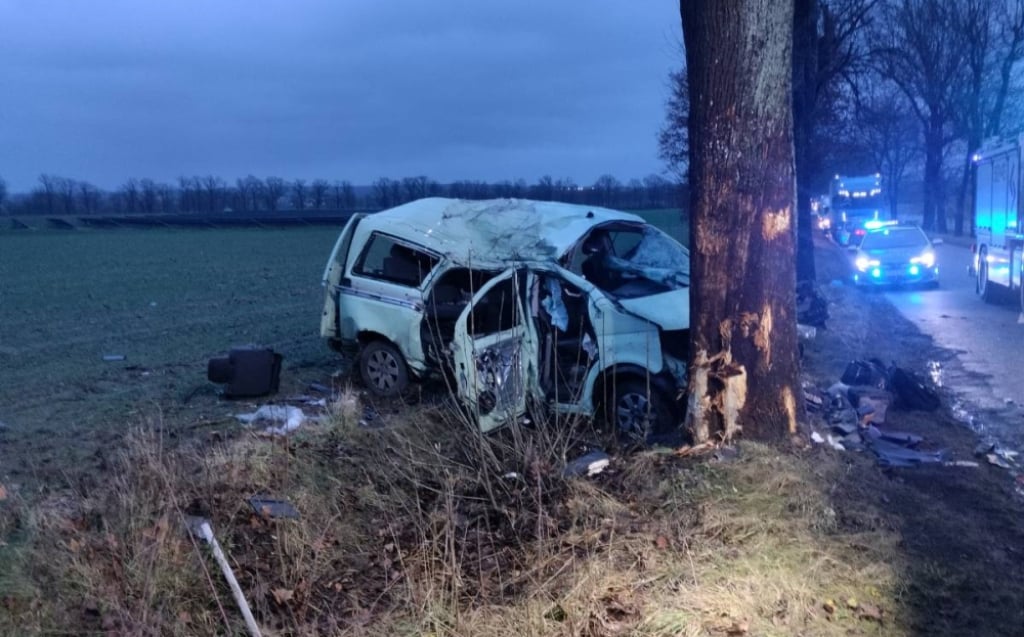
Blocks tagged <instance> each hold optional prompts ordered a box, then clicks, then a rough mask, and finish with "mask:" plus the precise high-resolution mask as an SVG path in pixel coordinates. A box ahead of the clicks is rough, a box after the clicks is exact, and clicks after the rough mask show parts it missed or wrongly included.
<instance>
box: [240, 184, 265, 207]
mask: <svg viewBox="0 0 1024 637" xmlns="http://www.w3.org/2000/svg"><path fill="white" fill-rule="evenodd" d="M242 183H243V184H244V185H245V194H246V197H248V201H249V203H248V204H246V209H248V210H259V209H260V201H262V199H263V180H261V179H260V178H259V177H253V176H252V175H249V176H247V177H246V178H245V179H244V180H242Z"/></svg>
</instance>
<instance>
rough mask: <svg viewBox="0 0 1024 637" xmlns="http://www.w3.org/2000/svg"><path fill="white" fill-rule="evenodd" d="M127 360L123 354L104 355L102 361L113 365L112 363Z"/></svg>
mask: <svg viewBox="0 0 1024 637" xmlns="http://www.w3.org/2000/svg"><path fill="white" fill-rule="evenodd" d="M127 358H128V357H127V356H125V355H124V354H104V355H103V360H104V361H106V362H108V363H114V362H117V361H123V360H126V359H127Z"/></svg>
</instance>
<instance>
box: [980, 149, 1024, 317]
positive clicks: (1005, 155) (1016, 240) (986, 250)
mask: <svg viewBox="0 0 1024 637" xmlns="http://www.w3.org/2000/svg"><path fill="white" fill-rule="evenodd" d="M1022 148H1024V135H1019V136H1017V137H1014V138H1012V139H1008V140H1007V139H1003V140H998V141H992V142H988V143H986V144H985V145H984V146H982V147H981V148H979V149H978V150H977V151H976V152H975V153H974V156H973V160H974V167H975V177H976V179H975V183H976V185H975V191H974V236H975V243H974V263H973V266H972V268H971V269H972V270H973V273H974V276H975V290H976V291H977V292H978V294H979V295H980V296H981V298H982V299H984V300H985V301H987V302H991V301H992V300H994V299H995V298H996V297H997V296H1000V294H1001V293H1002V294H1004V295H1005V294H1006V293H1007V292H1008V293H1011V294H1013V295H1014V297H1015V298H1016V299H1017V300H1018V303H1019V304H1020V306H1021V311H1024V285H1021V280H1022V278H1024V265H1022V260H1021V254H1022V253H1024V224H1022V223H1021V208H1020V196H1019V193H1020V188H1021V171H1020V166H1021V152H1022Z"/></svg>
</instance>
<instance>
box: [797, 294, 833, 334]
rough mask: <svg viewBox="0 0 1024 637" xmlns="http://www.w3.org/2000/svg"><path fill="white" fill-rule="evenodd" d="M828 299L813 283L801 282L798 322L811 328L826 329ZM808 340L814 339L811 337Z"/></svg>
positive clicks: (798, 299) (798, 300)
mask: <svg viewBox="0 0 1024 637" xmlns="http://www.w3.org/2000/svg"><path fill="white" fill-rule="evenodd" d="M828 318H829V315H828V299H826V298H825V295H824V294H822V293H821V292H819V291H818V289H817V287H816V286H815V285H814V282H813V281H801V282H800V283H797V286H796V322H797V324H798V329H799V324H803V325H805V326H809V327H821V328H824V327H825V321H826V320H828ZM808 338H814V336H813V335H812V336H810V337H808Z"/></svg>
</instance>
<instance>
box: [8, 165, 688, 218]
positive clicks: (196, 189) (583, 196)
mask: <svg viewBox="0 0 1024 637" xmlns="http://www.w3.org/2000/svg"><path fill="white" fill-rule="evenodd" d="M423 197H453V198H460V199H492V198H503V197H512V198H529V199H538V200H541V201H561V202H566V203H580V204H586V205H593V206H606V207H610V208H625V209H644V208H648V209H649V208H673V207H677V206H678V205H679V201H680V200H681V197H680V193H679V185H678V183H677V182H674V181H671V180H669V179H666V178H664V177H661V176H660V175H648V176H647V177H645V178H644V179H642V180H641V179H631V180H629V181H628V182H626V183H623V182H620V181H619V180H618V179H616V178H615V177H613V176H612V175H602V176H601V177H599V178H598V179H597V181H595V182H594V183H593V184H591V185H589V186H580V185H577V184H576V183H575V182H573V181H572V180H571V179H553V178H552V177H550V176H544V177H541V178H540V179H539V180H538V181H537V182H536V183H534V184H529V183H527V182H526V180H525V179H517V180H515V181H509V180H506V181H501V182H486V181H468V180H463V181H455V182H452V183H449V184H442V183H440V182H438V181H436V180H434V179H430V178H429V177H426V176H417V177H405V178H403V179H391V178H388V177H381V178H380V179H377V180H376V181H374V182H373V184H372V185H370V186H354V185H353V184H352V183H351V182H349V181H343V180H336V181H328V180H326V179H314V180H312V181H306V180H304V179H296V180H294V181H288V180H285V179H282V178H280V177H266V178H263V179H261V178H259V177H254V176H252V175H249V176H247V177H244V178H239V179H236V180H235V182H234V183H233V184H229V183H228V182H226V181H225V180H224V179H222V178H220V177H216V176H213V175H207V176H195V177H179V178H178V180H177V182H176V183H173V184H168V183H161V182H157V181H154V180H152V179H136V178H131V179H128V180H127V181H125V182H124V184H122V185H121V187H120V188H118V189H117V190H114V191H105V190H102V189H100V188H98V187H96V186H94V185H92V184H90V183H89V182H87V181H82V180H78V179H71V178H68V177H61V176H58V175H51V174H43V175H40V176H39V183H38V185H37V186H35V187H34V188H33V189H32V190H31V191H30V192H28V193H24V194H20V195H14V196H10V195H8V193H7V188H6V184H5V182H4V181H3V179H2V178H0V212H5V213H7V214H11V215H14V214H23V215H93V214H175V213H195V214H212V213H218V214H223V213H225V212H227V213H236V212H237V213H246V212H280V211H286V210H287V211H308V210H314V211H353V210H381V209H384V208H390V207H393V206H397V205H400V204H403V203H406V202H409V201H414V200H416V199H421V198H423Z"/></svg>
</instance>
